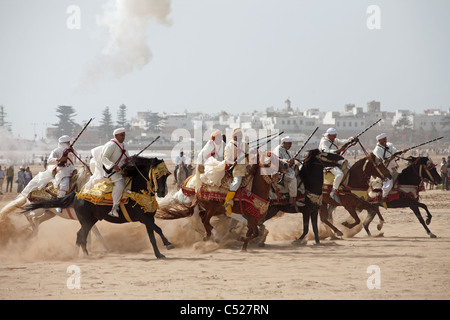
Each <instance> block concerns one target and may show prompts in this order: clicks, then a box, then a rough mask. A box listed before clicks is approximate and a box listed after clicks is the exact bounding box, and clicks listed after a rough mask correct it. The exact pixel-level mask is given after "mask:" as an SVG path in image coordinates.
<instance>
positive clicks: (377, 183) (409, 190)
mask: <svg viewBox="0 0 450 320" xmlns="http://www.w3.org/2000/svg"><path fill="white" fill-rule="evenodd" d="M382 186H383V182H382V181H381V179H380V178H371V179H370V182H369V192H368V201H369V202H370V203H376V202H380V201H381V199H382V189H381V188H382ZM423 190H425V186H424V185H423V184H420V185H419V186H416V185H404V184H398V180H397V179H396V180H395V182H394V186H393V187H392V189H391V191H390V192H389V194H388V195H387V201H392V200H398V199H400V198H411V199H413V200H417V201H418V200H419V193H420V191H423Z"/></svg>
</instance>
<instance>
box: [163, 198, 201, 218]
mask: <svg viewBox="0 0 450 320" xmlns="http://www.w3.org/2000/svg"><path fill="white" fill-rule="evenodd" d="M176 197H177V195H176V194H175V199H174V201H165V202H164V203H160V204H159V206H158V210H157V211H156V214H155V217H156V218H159V219H163V220H175V219H180V218H186V217H190V216H192V215H193V214H194V209H195V207H196V206H197V197H194V198H193V199H191V201H189V202H181V201H177V198H176ZM166 198H167V197H166Z"/></svg>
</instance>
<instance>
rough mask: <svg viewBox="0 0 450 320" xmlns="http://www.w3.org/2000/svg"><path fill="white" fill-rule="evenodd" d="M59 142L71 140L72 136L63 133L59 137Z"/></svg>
mask: <svg viewBox="0 0 450 320" xmlns="http://www.w3.org/2000/svg"><path fill="white" fill-rule="evenodd" d="M58 142H59V143H64V142H70V137H69V136H68V135H63V136H61V137H59V139H58Z"/></svg>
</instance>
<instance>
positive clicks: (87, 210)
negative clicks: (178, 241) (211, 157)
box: [25, 157, 174, 259]
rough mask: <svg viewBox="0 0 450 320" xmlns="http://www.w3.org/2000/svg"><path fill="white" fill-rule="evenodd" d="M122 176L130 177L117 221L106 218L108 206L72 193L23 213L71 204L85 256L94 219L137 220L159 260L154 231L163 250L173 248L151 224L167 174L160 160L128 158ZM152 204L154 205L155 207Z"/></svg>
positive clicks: (155, 226) (164, 191) (79, 241)
mask: <svg viewBox="0 0 450 320" xmlns="http://www.w3.org/2000/svg"><path fill="white" fill-rule="evenodd" d="M123 175H124V177H129V178H131V188H130V191H129V192H127V193H125V194H128V193H129V194H130V195H132V196H130V197H129V199H128V200H129V201H128V202H126V203H122V204H121V206H120V210H119V218H115V217H112V216H110V215H109V214H108V213H109V212H110V211H111V205H96V204H94V203H92V202H89V201H87V200H84V199H80V198H78V197H77V195H76V194H75V193H70V194H69V195H67V196H65V197H63V198H59V199H56V200H49V201H44V202H40V203H35V204H33V203H32V204H30V205H29V206H26V207H25V211H30V210H34V209H37V208H55V207H60V208H67V207H69V206H70V205H72V204H73V206H74V209H75V213H76V215H77V217H78V220H79V221H80V224H81V229H80V230H79V231H78V232H77V240H76V244H77V245H78V246H80V247H81V248H82V250H83V252H84V253H85V254H86V255H89V253H88V250H87V248H86V239H87V235H88V233H89V230H91V228H92V227H93V226H94V225H95V223H96V222H97V221H98V220H106V221H108V222H111V223H119V224H122V223H127V222H134V221H139V222H141V223H142V224H145V226H146V229H147V233H148V236H149V239H150V242H151V244H152V247H153V251H154V253H155V256H156V258H158V259H162V258H165V256H164V255H163V254H162V253H161V252H160V251H159V249H158V246H157V243H156V239H155V235H154V232H156V233H158V234H159V235H160V237H161V239H162V241H163V243H164V245H165V246H166V248H167V249H172V248H174V246H173V245H172V244H171V243H170V242H169V241H168V240H167V238H166V237H165V236H164V234H163V233H162V230H161V229H160V228H159V227H158V226H157V225H156V224H155V212H156V208H157V202H156V199H155V197H154V196H155V193H156V194H157V196H158V197H161V198H163V197H165V196H166V194H167V177H168V176H169V175H170V172H169V170H168V169H167V167H166V164H165V163H164V160H160V159H157V158H144V157H132V160H131V161H130V163H129V164H128V165H127V166H126V167H125V168H124V169H123ZM155 202H156V204H155Z"/></svg>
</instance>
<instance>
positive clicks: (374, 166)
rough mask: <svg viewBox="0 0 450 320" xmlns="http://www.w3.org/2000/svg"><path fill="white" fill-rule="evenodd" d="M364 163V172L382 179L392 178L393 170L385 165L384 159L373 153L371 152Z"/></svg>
mask: <svg viewBox="0 0 450 320" xmlns="http://www.w3.org/2000/svg"><path fill="white" fill-rule="evenodd" d="M365 159H366V160H365V162H364V165H363V172H364V173H365V174H366V175H367V176H369V177H371V176H374V177H378V178H381V179H383V180H384V179H392V175H391V172H390V171H389V169H388V168H386V166H385V165H384V163H383V161H382V160H381V159H380V158H378V157H376V156H375V155H374V154H373V153H369V154H368V155H367V156H366V158H365Z"/></svg>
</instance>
